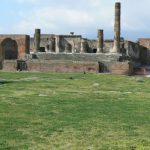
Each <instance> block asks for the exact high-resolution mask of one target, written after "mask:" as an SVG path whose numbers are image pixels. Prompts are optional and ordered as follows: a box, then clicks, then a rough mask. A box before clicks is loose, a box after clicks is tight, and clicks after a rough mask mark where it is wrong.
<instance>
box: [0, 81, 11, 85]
mask: <svg viewBox="0 0 150 150" xmlns="http://www.w3.org/2000/svg"><path fill="white" fill-rule="evenodd" d="M9 83H13V81H0V85H4V84H9Z"/></svg>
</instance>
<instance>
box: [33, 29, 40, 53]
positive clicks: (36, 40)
mask: <svg viewBox="0 0 150 150" xmlns="http://www.w3.org/2000/svg"><path fill="white" fill-rule="evenodd" d="M40 42H41V30H40V29H35V34H34V46H35V50H36V51H37V52H39V51H40Z"/></svg>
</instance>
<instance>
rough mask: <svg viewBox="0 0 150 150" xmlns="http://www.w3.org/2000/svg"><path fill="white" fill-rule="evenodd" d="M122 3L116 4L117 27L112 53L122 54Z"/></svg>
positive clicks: (115, 27)
mask: <svg viewBox="0 0 150 150" xmlns="http://www.w3.org/2000/svg"><path fill="white" fill-rule="evenodd" d="M120 21H121V3H119V2H117V3H116V4H115V26H114V34H115V35H114V48H113V50H112V52H114V53H117V52H120V32H121V29H120V28H121V23H120Z"/></svg>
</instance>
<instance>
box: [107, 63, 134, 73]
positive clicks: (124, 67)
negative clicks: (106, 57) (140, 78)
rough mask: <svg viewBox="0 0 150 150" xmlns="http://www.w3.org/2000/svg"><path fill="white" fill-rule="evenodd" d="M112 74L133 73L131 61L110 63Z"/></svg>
mask: <svg viewBox="0 0 150 150" xmlns="http://www.w3.org/2000/svg"><path fill="white" fill-rule="evenodd" d="M109 71H110V73H112V74H118V75H129V74H132V73H133V67H132V65H130V64H129V63H114V64H110V65H109Z"/></svg>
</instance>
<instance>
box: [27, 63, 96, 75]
mask: <svg viewBox="0 0 150 150" xmlns="http://www.w3.org/2000/svg"><path fill="white" fill-rule="evenodd" d="M26 63H27V69H28V71H39V72H62V73H69V72H89V73H98V72H99V64H98V63H88V62H87V63H85V62H68V61H67V62H63V61H43V60H40V61H38V60H31V61H27V62H26Z"/></svg>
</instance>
